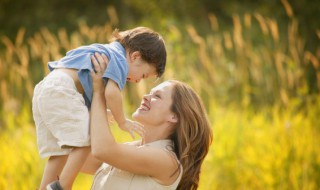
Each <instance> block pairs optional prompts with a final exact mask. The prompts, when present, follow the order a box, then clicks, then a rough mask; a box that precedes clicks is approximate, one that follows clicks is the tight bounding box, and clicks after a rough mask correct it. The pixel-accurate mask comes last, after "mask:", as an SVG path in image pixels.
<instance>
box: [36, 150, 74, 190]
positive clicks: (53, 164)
mask: <svg viewBox="0 0 320 190" xmlns="http://www.w3.org/2000/svg"><path fill="white" fill-rule="evenodd" d="M67 159H68V155H63V156H51V157H50V158H49V160H48V162H47V163H46V166H45V168H44V172H43V176H42V180H41V185H40V189H39V190H45V189H46V186H47V185H48V184H49V183H51V182H53V181H55V180H57V177H58V176H59V175H60V173H61V171H62V169H63V167H64V165H65V163H66V161H67Z"/></svg>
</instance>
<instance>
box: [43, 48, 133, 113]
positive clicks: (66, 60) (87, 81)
mask: <svg viewBox="0 0 320 190" xmlns="http://www.w3.org/2000/svg"><path fill="white" fill-rule="evenodd" d="M95 52H98V53H101V54H102V53H103V54H105V55H106V56H107V57H108V59H109V64H108V67H107V69H106V70H105V72H104V74H103V76H102V77H103V79H104V80H105V82H107V80H108V79H112V80H113V81H115V82H116V83H117V84H118V86H119V88H120V90H122V89H123V88H124V86H125V84H126V81H127V75H128V71H129V68H128V63H127V60H126V51H125V49H124V47H123V46H122V45H121V44H120V43H119V42H112V43H110V44H92V45H89V46H80V47H78V48H76V49H73V50H71V51H68V52H67V54H66V56H65V57H63V58H61V59H60V60H58V61H52V62H49V63H48V67H49V70H50V71H52V70H54V69H55V68H69V69H77V70H78V77H79V80H80V83H81V85H82V87H83V90H84V99H85V103H86V106H87V107H88V108H90V107H91V101H92V93H93V90H92V78H91V71H93V68H94V67H93V65H92V63H91V58H90V57H91V55H93V54H94V53H95Z"/></svg>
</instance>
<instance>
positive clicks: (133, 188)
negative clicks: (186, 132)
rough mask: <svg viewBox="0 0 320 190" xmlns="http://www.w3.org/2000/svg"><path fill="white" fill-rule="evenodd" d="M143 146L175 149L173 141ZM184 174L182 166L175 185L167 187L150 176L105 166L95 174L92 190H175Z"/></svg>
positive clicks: (161, 141) (160, 141)
mask: <svg viewBox="0 0 320 190" xmlns="http://www.w3.org/2000/svg"><path fill="white" fill-rule="evenodd" d="M143 146H152V147H158V148H161V149H165V150H168V151H172V147H173V146H172V141H171V140H159V141H155V142H151V143H148V144H145V145H143ZM177 161H178V160H177ZM178 163H179V162H178ZM179 165H180V164H179ZM182 173H183V169H182V166H181V165H180V174H179V176H178V178H177V179H176V180H175V182H174V183H173V184H171V185H168V186H166V185H161V184H159V183H158V182H156V181H155V180H154V179H153V178H151V177H150V176H143V175H137V174H134V173H130V172H127V171H124V170H120V169H117V168H115V167H111V166H110V165H107V164H103V165H102V166H101V167H100V169H99V170H98V171H97V173H96V174H95V177H94V180H93V184H92V187H91V190H174V189H176V188H177V187H178V185H179V182H180V180H181V176H182Z"/></svg>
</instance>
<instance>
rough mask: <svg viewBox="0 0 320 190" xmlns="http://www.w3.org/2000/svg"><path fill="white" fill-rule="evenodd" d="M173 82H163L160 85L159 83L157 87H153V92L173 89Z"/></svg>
mask: <svg viewBox="0 0 320 190" xmlns="http://www.w3.org/2000/svg"><path fill="white" fill-rule="evenodd" d="M171 86H172V84H171V83H170V82H167V81H166V82H163V83H161V84H159V85H157V86H156V87H154V88H153V89H151V92H155V91H166V90H169V89H171Z"/></svg>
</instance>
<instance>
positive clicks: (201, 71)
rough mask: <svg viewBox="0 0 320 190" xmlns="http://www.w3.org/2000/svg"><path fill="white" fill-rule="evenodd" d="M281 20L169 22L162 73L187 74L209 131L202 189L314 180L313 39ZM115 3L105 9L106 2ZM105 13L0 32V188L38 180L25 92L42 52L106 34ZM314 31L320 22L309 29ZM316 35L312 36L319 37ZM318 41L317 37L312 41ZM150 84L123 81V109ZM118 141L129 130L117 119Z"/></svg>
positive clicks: (318, 185) (317, 174)
mask: <svg viewBox="0 0 320 190" xmlns="http://www.w3.org/2000/svg"><path fill="white" fill-rule="evenodd" d="M286 10H287V13H288V17H289V18H290V19H289V21H288V23H286V27H280V25H279V24H278V22H277V20H275V19H274V18H266V17H263V16H262V15H260V14H259V13H254V14H250V13H247V14H244V15H234V16H233V27H232V28H231V29H230V30H227V31H226V30H222V29H220V25H219V19H218V18H216V17H215V15H214V14H211V15H209V20H210V23H211V25H210V26H209V27H210V28H209V30H210V32H208V33H206V34H201V35H200V34H199V33H200V32H199V31H197V28H196V27H195V26H193V25H192V24H190V25H186V26H183V27H179V28H178V27H176V26H174V25H169V26H168V27H167V28H165V29H164V31H159V32H160V33H164V34H165V35H164V38H165V40H166V45H167V49H168V61H167V63H168V66H167V70H166V73H165V76H164V78H163V79H161V80H165V79H172V78H174V79H178V80H182V81H184V82H187V83H188V84H190V85H191V86H192V87H193V88H194V89H195V90H196V91H197V92H198V93H199V94H200V95H201V97H202V99H203V101H204V103H205V105H206V108H207V111H208V114H209V118H210V121H211V123H212V128H213V131H214V141H213V144H212V145H211V148H210V152H209V154H208V156H207V157H206V160H205V163H204V165H203V168H202V172H201V181H200V187H199V189H200V190H214V189H226V190H228V189H230V190H234V189H255V190H256V189H281V190H283V189H288V190H316V189H320V143H319V139H320V122H319V121H318V117H319V115H320V102H319V91H320V70H319V69H320V68H319V57H320V53H319V51H320V50H319V48H320V47H317V48H318V49H317V50H308V49H306V47H305V38H304V37H303V36H301V34H300V32H299V29H298V28H299V27H298V26H299V21H298V20H296V19H295V18H294V16H293V15H291V14H290V6H289V5H287V7H286ZM109 13H110V14H111V13H113V11H109ZM110 18H113V19H111V20H110V22H109V23H107V24H105V25H102V26H94V27H89V26H88V25H87V24H86V23H79V30H78V31H77V32H73V33H71V34H67V32H66V30H65V29H63V28H61V29H60V30H59V31H58V32H57V33H53V32H51V31H49V30H48V29H47V28H42V29H41V30H40V31H39V32H37V33H36V34H34V36H32V37H30V38H25V36H24V34H25V29H24V28H21V29H20V30H19V32H18V34H17V36H16V39H15V40H13V41H12V40H10V39H9V38H8V37H6V36H2V37H1V43H2V44H3V45H4V46H5V48H4V49H3V50H2V51H1V52H0V92H1V94H0V104H1V108H0V114H1V116H0V152H1V156H0V189H4V190H15V189H19V190H30V189H36V188H37V186H38V185H39V184H40V180H41V175H42V170H43V167H44V164H45V161H46V160H41V159H40V157H39V155H38V152H37V148H36V136H35V126H34V123H33V119H32V114H31V98H32V94H33V88H34V86H35V84H36V83H37V82H38V81H40V80H41V79H42V78H43V77H44V76H45V75H46V74H47V73H48V70H47V62H48V61H50V60H56V59H59V58H61V57H62V56H63V55H64V54H65V52H66V51H68V50H70V49H72V48H75V47H78V46H80V45H85V44H91V43H95V42H99V43H108V39H109V38H110V37H111V33H112V31H113V29H114V28H113V27H112V26H114V25H116V24H117V23H116V22H117V19H116V15H115V14H111V15H110ZM315 32H316V33H317V35H318V37H319V39H320V31H315ZM318 41H319V40H318ZM318 44H319V43H318ZM155 84H157V82H154V81H147V82H142V83H140V84H137V85H136V84H134V85H132V84H131V85H129V86H127V87H126V89H125V92H124V96H125V98H126V105H125V107H126V113H127V114H128V115H130V113H132V111H133V110H134V109H135V107H136V106H137V105H138V104H139V102H140V100H139V98H140V97H141V96H142V95H143V94H144V93H146V92H147V91H149V90H150V88H151V87H152V86H154V85H155ZM113 131H114V134H115V135H116V138H117V139H118V141H119V142H125V141H129V140H131V139H130V137H129V135H127V134H124V133H123V132H121V131H120V130H119V129H117V127H116V126H113ZM91 182H92V176H88V175H85V174H80V175H79V177H78V178H77V181H76V183H75V185H74V189H77V190H87V189H89V188H90V184H91Z"/></svg>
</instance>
